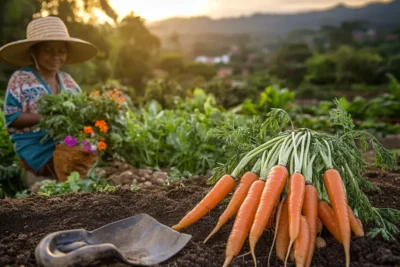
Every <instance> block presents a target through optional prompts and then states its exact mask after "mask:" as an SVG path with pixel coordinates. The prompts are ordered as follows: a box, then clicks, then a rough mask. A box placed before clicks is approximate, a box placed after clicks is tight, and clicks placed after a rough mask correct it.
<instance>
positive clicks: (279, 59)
mask: <svg viewBox="0 0 400 267" xmlns="http://www.w3.org/2000/svg"><path fill="white" fill-rule="evenodd" d="M311 56H312V53H311V51H310V49H309V48H308V47H307V45H305V44H289V45H286V46H283V47H282V48H281V49H279V50H278V51H277V52H276V53H275V54H274V55H273V56H272V58H271V61H270V63H269V67H270V71H271V73H272V74H273V75H276V76H277V77H278V78H281V79H285V80H287V81H288V82H289V83H291V84H295V85H297V84H299V83H300V82H301V81H303V79H304V75H305V74H306V71H307V65H306V63H305V62H306V61H307V59H308V58H310V57H311Z"/></svg>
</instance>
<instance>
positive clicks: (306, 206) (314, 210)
mask: <svg viewBox="0 0 400 267" xmlns="http://www.w3.org/2000/svg"><path fill="white" fill-rule="evenodd" d="M303 214H304V216H305V217H306V218H307V220H308V225H309V227H310V238H311V239H310V244H309V248H308V255H307V265H306V266H310V265H311V261H312V257H313V254H314V248H315V239H316V238H317V220H318V192H317V189H315V187H314V186H312V185H306V188H305V194H304V203H303Z"/></svg>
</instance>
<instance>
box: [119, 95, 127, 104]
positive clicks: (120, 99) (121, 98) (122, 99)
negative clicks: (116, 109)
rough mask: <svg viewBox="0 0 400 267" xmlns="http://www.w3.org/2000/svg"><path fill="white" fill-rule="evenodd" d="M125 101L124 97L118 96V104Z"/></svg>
mask: <svg viewBox="0 0 400 267" xmlns="http://www.w3.org/2000/svg"><path fill="white" fill-rule="evenodd" d="M125 101H126V98H125V97H122V96H120V97H119V98H118V102H120V103H124V102H125Z"/></svg>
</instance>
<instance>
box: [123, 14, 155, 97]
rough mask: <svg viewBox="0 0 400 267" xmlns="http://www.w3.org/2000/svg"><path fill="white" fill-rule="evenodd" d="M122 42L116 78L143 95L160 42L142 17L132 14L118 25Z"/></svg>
mask: <svg viewBox="0 0 400 267" xmlns="http://www.w3.org/2000/svg"><path fill="white" fill-rule="evenodd" d="M117 30H118V38H119V41H120V42H121V46H120V47H119V49H118V50H119V51H118V56H117V59H118V60H117V61H116V63H115V64H116V65H115V76H116V78H118V79H120V80H121V81H123V83H124V84H127V85H129V86H133V87H134V88H135V89H137V92H138V93H139V94H141V93H142V89H143V82H144V78H146V77H149V76H150V70H151V69H150V63H151V58H152V56H153V55H154V54H155V53H156V52H157V51H158V49H159V47H160V40H159V39H158V38H157V37H156V36H154V35H153V34H152V33H151V32H150V31H149V30H148V29H147V28H146V27H145V25H144V20H143V19H142V18H141V17H138V16H134V15H133V14H132V13H131V14H130V15H129V16H127V17H125V18H124V19H123V20H122V21H121V23H120V24H119V25H118V28H117Z"/></svg>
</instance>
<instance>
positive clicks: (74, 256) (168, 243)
mask: <svg viewBox="0 0 400 267" xmlns="http://www.w3.org/2000/svg"><path fill="white" fill-rule="evenodd" d="M191 238H192V236H190V235H187V234H181V233H179V232H176V231H174V230H172V229H171V228H169V227H168V226H165V225H163V224H161V223H159V222H158V221H157V220H156V219H154V218H152V217H151V216H149V215H147V214H139V215H136V216H133V217H129V218H126V219H123V220H120V221H116V222H113V223H110V224H107V225H105V226H102V227H100V228H98V229H96V230H94V231H86V230H84V229H76V230H67V231H60V232H55V233H52V234H49V235H47V236H46V237H45V238H43V239H42V240H41V241H40V243H39V245H38V246H37V247H36V251H35V256H36V260H37V262H38V264H39V265H40V266H45V267H53V266H86V265H89V264H91V263H94V262H97V261H101V260H105V259H110V258H116V259H119V260H121V261H124V262H125V263H128V264H132V265H153V264H158V263H161V262H163V261H165V260H167V259H169V258H170V257H172V256H173V255H175V254H176V253H178V252H179V251H180V250H181V249H182V248H183V247H184V246H185V245H186V244H187V243H188V241H189V240H190V239H191Z"/></svg>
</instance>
